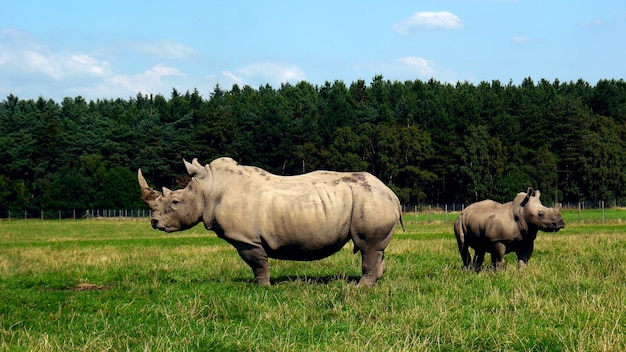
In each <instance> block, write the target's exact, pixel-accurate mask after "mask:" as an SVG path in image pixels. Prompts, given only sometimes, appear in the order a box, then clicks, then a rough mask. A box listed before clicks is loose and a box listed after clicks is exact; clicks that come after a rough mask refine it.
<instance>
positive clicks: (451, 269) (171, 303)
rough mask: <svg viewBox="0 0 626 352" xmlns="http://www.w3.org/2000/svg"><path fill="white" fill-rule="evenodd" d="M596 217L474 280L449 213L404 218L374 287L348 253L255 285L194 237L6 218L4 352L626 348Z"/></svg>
mask: <svg viewBox="0 0 626 352" xmlns="http://www.w3.org/2000/svg"><path fill="white" fill-rule="evenodd" d="M609 213H610V214H609ZM609 215H610V216H609ZM601 216H602V215H601V212H600V211H583V212H582V217H581V219H580V220H579V214H578V212H577V211H566V212H564V218H565V220H566V228H565V229H564V230H562V231H561V232H558V233H550V234H546V233H540V234H539V237H538V239H537V242H536V250H535V253H534V255H533V257H532V258H531V260H530V263H529V266H528V268H526V269H525V270H523V271H518V270H517V269H516V265H515V263H516V260H515V257H514V255H507V256H506V258H505V260H506V261H507V262H508V265H507V268H506V270H505V271H503V272H491V271H485V272H482V273H480V274H475V273H472V272H465V271H462V270H461V269H460V268H461V260H460V256H459V255H458V253H457V249H456V242H455V239H454V234H453V231H452V222H453V221H454V218H455V217H456V214H448V215H447V219H446V216H445V214H435V213H433V214H418V215H417V217H416V216H415V214H407V215H405V223H406V225H407V231H406V232H402V231H401V230H400V231H398V232H396V235H395V237H394V239H393V240H392V242H391V244H390V245H389V247H388V250H387V255H386V258H387V269H388V270H387V273H386V274H385V275H384V276H383V278H382V279H381V280H380V281H379V284H378V285H377V286H376V287H373V288H357V287H355V286H354V282H355V280H356V279H358V277H359V276H360V256H358V255H353V254H352V251H351V247H350V245H348V246H347V247H346V248H345V249H344V250H342V251H340V252H339V253H337V254H336V255H334V256H332V257H330V258H328V259H325V260H321V261H316V262H288V261H276V260H273V261H271V263H270V265H271V274H272V281H273V286H272V287H259V286H256V285H255V284H253V278H252V272H251V270H250V269H249V268H248V267H247V265H245V264H244V263H243V261H242V260H241V259H240V258H239V256H238V255H237V253H236V251H235V250H234V249H233V248H232V247H231V246H230V245H228V244H227V243H226V242H224V241H222V240H220V239H218V238H216V237H215V235H214V234H213V233H212V232H208V231H206V230H204V228H203V227H202V226H198V227H195V228H193V229H191V230H188V231H185V232H180V233H175V234H165V233H162V232H158V231H155V230H152V229H151V228H150V225H149V221H148V220H147V219H144V220H142V221H115V220H113V221H112V220H81V221H72V220H62V221H58V220H49V221H40V220H18V221H16V220H13V221H1V222H0V350H25V351H33V350H43V351H72V350H82V351H85V350H88V351H102V350H114V351H118V350H176V351H184V350H200V351H208V350H216V351H336V350H341V351H467V350H489V351H495V350H500V351H526V350H528V351H530V350H533V351H623V350H626V328H625V326H626V308H625V303H624V302H626V264H625V263H624V253H625V249H626V224H624V222H623V220H622V219H626V211H623V210H610V211H608V210H607V212H606V213H605V222H604V223H602V218H601Z"/></svg>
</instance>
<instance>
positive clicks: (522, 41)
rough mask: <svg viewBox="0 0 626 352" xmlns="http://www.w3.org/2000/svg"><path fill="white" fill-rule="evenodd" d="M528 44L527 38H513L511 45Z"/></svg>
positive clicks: (528, 39)
mask: <svg viewBox="0 0 626 352" xmlns="http://www.w3.org/2000/svg"><path fill="white" fill-rule="evenodd" d="M528 42H530V38H528V37H513V43H515V44H524V43H528Z"/></svg>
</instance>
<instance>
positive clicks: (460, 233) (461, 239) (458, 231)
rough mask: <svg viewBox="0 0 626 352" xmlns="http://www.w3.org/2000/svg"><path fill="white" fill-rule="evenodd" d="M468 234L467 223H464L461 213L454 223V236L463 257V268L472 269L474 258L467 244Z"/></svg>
mask: <svg viewBox="0 0 626 352" xmlns="http://www.w3.org/2000/svg"><path fill="white" fill-rule="evenodd" d="M466 232H467V228H466V227H465V221H463V212H461V214H459V217H458V218H457V219H456V221H455V222H454V235H455V236H456V242H457V244H458V246H459V254H460V255H461V260H462V261H463V268H465V269H468V268H469V267H470V263H471V260H472V257H471V255H470V252H469V249H468V245H467V243H466V242H465V233H466Z"/></svg>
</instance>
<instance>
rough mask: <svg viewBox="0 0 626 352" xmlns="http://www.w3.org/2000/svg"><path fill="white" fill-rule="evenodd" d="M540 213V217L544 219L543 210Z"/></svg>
mask: <svg viewBox="0 0 626 352" xmlns="http://www.w3.org/2000/svg"><path fill="white" fill-rule="evenodd" d="M538 215H539V219H543V216H544V214H543V212H542V211H540V212H539V214H538Z"/></svg>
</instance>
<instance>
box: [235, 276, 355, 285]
mask: <svg viewBox="0 0 626 352" xmlns="http://www.w3.org/2000/svg"><path fill="white" fill-rule="evenodd" d="M360 278H361V277H360V276H346V275H325V276H299V275H279V276H276V277H272V278H271V279H270V282H271V284H272V285H277V284H282V283H302V284H308V285H328V284H331V283H334V282H345V283H347V284H352V285H356V284H357V283H358V282H359V279H360ZM233 281H237V282H244V283H249V284H251V285H256V281H254V279H252V278H245V279H244V278H233Z"/></svg>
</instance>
